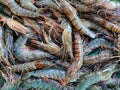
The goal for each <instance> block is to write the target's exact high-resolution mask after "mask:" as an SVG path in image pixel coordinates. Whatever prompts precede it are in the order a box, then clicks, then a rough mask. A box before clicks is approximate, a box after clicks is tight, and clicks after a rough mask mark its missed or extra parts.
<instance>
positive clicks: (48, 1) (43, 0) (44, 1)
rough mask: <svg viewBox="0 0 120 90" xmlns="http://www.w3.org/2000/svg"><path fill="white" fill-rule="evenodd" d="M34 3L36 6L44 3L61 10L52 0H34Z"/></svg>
mask: <svg viewBox="0 0 120 90" xmlns="http://www.w3.org/2000/svg"><path fill="white" fill-rule="evenodd" d="M35 4H36V5H37V6H40V5H41V6H42V5H46V6H48V7H50V8H52V9H55V10H58V11H60V12H62V10H61V9H60V6H59V5H57V4H56V3H55V2H54V1H53V0H40V1H36V2H35Z"/></svg>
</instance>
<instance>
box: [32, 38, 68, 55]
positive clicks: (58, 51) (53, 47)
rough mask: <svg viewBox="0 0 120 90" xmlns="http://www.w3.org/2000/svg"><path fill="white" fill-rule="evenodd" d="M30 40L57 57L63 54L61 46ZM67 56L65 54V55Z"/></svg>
mask: <svg viewBox="0 0 120 90" xmlns="http://www.w3.org/2000/svg"><path fill="white" fill-rule="evenodd" d="M31 42H32V43H33V44H34V45H35V46H36V47H38V48H40V49H42V50H44V51H47V52H49V53H50V54H53V55H55V56H57V57H62V56H63V53H64V51H63V50H62V48H61V47H59V46H58V45H56V44H45V43H42V42H39V41H37V40H31ZM66 57H67V55H66Z"/></svg>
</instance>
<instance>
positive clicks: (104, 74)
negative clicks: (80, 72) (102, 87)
mask: <svg viewBox="0 0 120 90" xmlns="http://www.w3.org/2000/svg"><path fill="white" fill-rule="evenodd" d="M115 67H116V64H111V65H110V66H109V67H107V68H105V69H104V70H100V71H97V72H95V73H91V74H87V75H85V76H83V77H82V78H81V80H80V82H79V84H78V85H77V87H76V90H86V89H87V88H88V87H89V86H91V85H93V84H95V83H98V82H100V81H106V80H108V79H109V78H111V76H112V74H113V73H114V72H115V71H116V69H115Z"/></svg>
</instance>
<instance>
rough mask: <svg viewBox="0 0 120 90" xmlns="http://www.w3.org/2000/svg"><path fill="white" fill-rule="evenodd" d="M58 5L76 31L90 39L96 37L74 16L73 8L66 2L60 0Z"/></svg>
mask: <svg viewBox="0 0 120 90" xmlns="http://www.w3.org/2000/svg"><path fill="white" fill-rule="evenodd" d="M60 3H61V7H62V9H63V11H64V13H65V14H66V16H67V17H68V18H69V20H70V21H71V23H72V24H73V26H74V27H75V28H76V30H78V31H79V32H83V33H84V34H86V35H88V36H89V37H91V38H95V37H96V35H95V33H93V32H92V31H90V30H89V28H88V27H87V26H85V25H84V24H83V23H82V22H81V20H80V18H79V17H78V16H77V14H76V10H75V8H73V7H72V6H71V5H70V4H69V3H68V2H67V1H66V0H60Z"/></svg>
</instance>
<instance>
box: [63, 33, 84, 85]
mask: <svg viewBox="0 0 120 90" xmlns="http://www.w3.org/2000/svg"><path fill="white" fill-rule="evenodd" d="M73 50H74V59H73V62H72V64H71V65H70V67H69V68H68V70H67V74H66V78H65V80H64V82H63V85H66V84H68V83H69V82H70V80H71V79H73V77H74V76H75V74H76V72H77V71H78V70H79V69H80V68H81V66H82V64H83V45H82V40H81V37H80V35H79V33H77V32H75V33H74V45H73Z"/></svg>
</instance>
